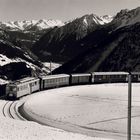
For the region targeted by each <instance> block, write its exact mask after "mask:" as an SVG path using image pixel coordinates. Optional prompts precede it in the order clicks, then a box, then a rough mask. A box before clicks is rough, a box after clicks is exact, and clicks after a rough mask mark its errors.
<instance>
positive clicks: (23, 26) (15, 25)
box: [0, 19, 64, 31]
mask: <svg viewBox="0 0 140 140" xmlns="http://www.w3.org/2000/svg"><path fill="white" fill-rule="evenodd" d="M63 25H64V23H63V22H62V21H60V20H46V19H41V20H31V21H26V20H24V21H9V22H0V28H1V29H4V30H11V31H19V30H21V31H35V30H34V29H36V30H42V29H48V28H52V27H55V26H63Z"/></svg>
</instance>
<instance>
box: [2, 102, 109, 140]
mask: <svg viewBox="0 0 140 140" xmlns="http://www.w3.org/2000/svg"><path fill="white" fill-rule="evenodd" d="M5 104H6V101H4V100H0V126H1V128H0V140H107V139H104V138H95V137H89V136H86V135H80V134H74V133H70V132H66V131H63V130H60V129H56V128H52V127H48V126H42V125H40V124H38V123H35V122H31V121H30V122H27V121H26V122H25V121H20V120H13V119H10V118H5V117H4V116H3V113H2V109H3V107H4V105H5Z"/></svg>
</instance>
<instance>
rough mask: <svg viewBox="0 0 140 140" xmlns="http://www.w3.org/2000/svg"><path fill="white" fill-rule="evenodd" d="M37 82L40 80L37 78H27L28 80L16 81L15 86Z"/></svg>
mask: <svg viewBox="0 0 140 140" xmlns="http://www.w3.org/2000/svg"><path fill="white" fill-rule="evenodd" d="M36 80H39V79H38V78H37V77H26V78H23V79H19V80H16V81H14V82H13V84H17V85H18V84H22V83H26V82H33V81H36Z"/></svg>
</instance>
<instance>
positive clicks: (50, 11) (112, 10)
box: [0, 0, 140, 21]
mask: <svg viewBox="0 0 140 140" xmlns="http://www.w3.org/2000/svg"><path fill="white" fill-rule="evenodd" d="M138 6H140V0H0V21H16V20H33V19H59V20H62V21H68V20H72V19H74V18H77V17H81V16H83V15H86V14H92V13H94V14H97V15H99V16H101V15H113V16H114V15H115V14H116V13H117V12H119V11H120V10H121V9H134V8H136V7H138Z"/></svg>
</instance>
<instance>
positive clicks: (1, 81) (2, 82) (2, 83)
mask: <svg viewBox="0 0 140 140" xmlns="http://www.w3.org/2000/svg"><path fill="white" fill-rule="evenodd" d="M7 83H8V81H6V80H3V79H1V78H0V85H4V84H7Z"/></svg>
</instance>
